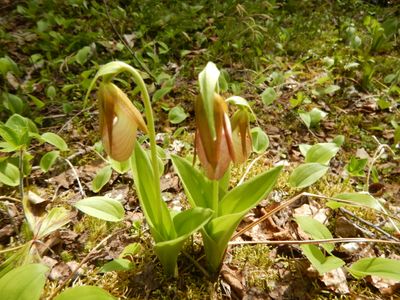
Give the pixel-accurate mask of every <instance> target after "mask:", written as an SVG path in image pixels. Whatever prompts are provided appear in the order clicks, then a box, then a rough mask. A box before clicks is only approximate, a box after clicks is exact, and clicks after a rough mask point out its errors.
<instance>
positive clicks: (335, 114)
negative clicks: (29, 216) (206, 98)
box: [0, 0, 400, 299]
mask: <svg viewBox="0 0 400 300" xmlns="http://www.w3.org/2000/svg"><path fill="white" fill-rule="evenodd" d="M130 2H131V1H111V0H110V1H89V0H66V1H48V0H41V1H36V0H25V1H7V0H6V1H2V2H1V3H0V88H1V101H2V102H1V103H0V118H1V121H2V122H6V120H7V119H8V118H9V117H10V116H11V115H12V114H20V115H23V116H24V117H27V118H29V119H30V120H32V121H33V122H34V123H35V124H36V126H37V127H38V129H39V133H41V134H42V133H44V132H53V133H57V134H58V135H60V136H61V137H62V138H63V139H64V140H65V141H66V143H67V145H68V150H66V151H61V154H60V158H58V160H57V162H56V163H55V164H53V165H52V166H51V168H49V169H48V170H44V168H43V166H42V163H41V158H42V156H43V155H45V154H46V153H48V152H50V151H53V150H54V149H55V148H54V147H53V146H52V145H51V144H49V143H38V142H35V141H32V142H31V144H30V145H28V147H27V150H26V153H25V154H29V155H26V156H25V158H26V159H24V173H25V177H24V180H23V183H24V192H25V194H26V195H28V198H29V201H31V205H32V206H34V209H35V210H38V211H41V212H42V213H46V211H49V210H50V209H51V208H53V207H64V208H65V209H67V210H68V211H69V212H70V215H69V221H68V223H67V224H65V225H64V226H63V227H62V228H61V229H59V230H57V231H54V232H52V233H51V234H50V235H48V236H46V237H45V238H43V240H41V241H40V242H37V243H36V244H35V251H36V254H35V256H33V255H32V256H31V257H30V258H29V259H28V258H27V260H29V261H32V260H35V259H36V260H38V261H41V262H43V263H44V264H46V265H48V266H49V267H50V270H51V271H50V273H49V276H48V280H47V281H46V285H45V288H44V291H43V293H42V298H43V299H49V298H51V297H53V296H54V294H55V292H56V291H57V288H58V287H64V285H65V286H71V285H95V286H99V287H102V288H103V289H105V290H107V291H108V292H109V293H110V294H111V295H113V296H115V297H116V298H118V299H398V298H399V297H400V290H399V287H400V282H399V281H394V280H388V279H382V278H379V277H376V276H366V277H364V278H361V279H356V278H355V277H353V276H352V275H351V274H350V273H349V272H348V271H347V267H349V266H350V265H351V264H352V263H354V262H356V261H357V260H358V259H360V258H364V257H374V256H376V257H385V258H392V259H397V260H398V259H400V248H399V245H398V244H383V243H372V242H363V243H350V242H348V243H336V244H335V249H334V251H333V253H334V255H335V256H336V257H340V258H341V259H342V260H344V262H345V263H346V265H345V266H343V267H341V268H339V269H336V270H333V271H330V272H326V273H324V274H319V273H318V271H317V270H316V269H315V268H314V267H313V266H312V265H311V264H310V261H309V260H308V259H307V258H306V257H305V256H304V254H303V252H302V250H301V247H300V245H298V244H296V243H284V242H282V244H279V243H277V241H297V240H303V239H308V238H309V236H307V235H306V234H305V233H304V232H303V231H302V230H300V228H299V226H298V225H297V224H296V222H295V221H294V217H296V216H312V217H314V218H317V219H318V220H323V222H324V224H325V225H326V226H327V228H328V229H329V230H330V231H331V233H332V235H333V237H335V238H360V237H364V238H370V239H384V240H388V241H394V242H399V240H400V232H398V229H397V225H399V224H400V221H399V212H400V113H399V109H400V5H397V4H396V3H395V2H396V1H387V3H381V4H380V5H378V4H372V3H370V2H373V1H370V2H368V1H358V0H352V1H350V0H349V1H328V0H325V1H323V0H320V1H317V0H313V1H298V2H299V3H297V2H296V1H261V0H256V1H205V0H199V1H196V2H195V4H191V3H186V1H182V2H181V1H161V2H157V1H149V0H145V1H142V2H138V1H133V2H132V3H131V4H129V3H130ZM210 2H215V3H210ZM218 2H220V3H218ZM383 2H384V1H383ZM112 60H121V61H125V62H127V63H129V64H131V65H132V66H134V67H135V68H137V69H138V70H140V71H141V72H142V73H141V74H142V75H143V77H144V78H145V82H146V84H147V85H148V89H149V91H150V94H151V97H152V101H153V108H154V111H155V116H156V131H157V132H158V135H157V142H158V145H159V146H160V147H161V148H162V149H164V153H166V157H165V159H164V174H163V175H162V178H161V192H162V196H163V198H164V199H165V201H166V202H167V204H168V206H169V207H170V208H174V209H182V208H187V207H188V203H187V201H186V198H185V194H184V191H183V187H182V185H181V183H180V181H179V179H178V176H177V175H176V172H175V171H174V169H173V166H172V163H171V162H170V160H169V159H168V157H169V156H170V155H171V154H178V155H180V156H188V155H193V151H194V150H193V142H194V131H195V122H194V120H195V118H194V107H193V103H194V101H195V99H196V97H197V95H198V94H199V88H198V84H197V76H198V74H199V72H200V71H201V70H202V69H203V68H204V67H205V65H206V63H207V62H208V61H213V62H214V63H215V64H216V65H217V66H218V68H219V69H220V70H221V71H222V72H221V74H222V75H221V79H220V88H221V94H222V95H223V96H224V97H229V96H230V95H238V96H241V97H243V98H245V99H246V100H247V101H249V103H250V105H251V107H252V110H253V111H254V112H255V115H256V116H257V126H259V127H260V128H262V130H263V131H265V133H267V135H268V137H269V147H268V149H267V150H266V151H265V153H261V154H260V153H258V154H257V153H253V154H252V155H251V156H250V158H249V160H248V162H247V164H246V165H245V166H234V167H232V176H231V181H230V184H231V186H235V185H236V184H237V183H238V182H239V180H240V179H241V178H242V176H246V177H247V178H251V177H252V176H254V175H256V174H259V173H261V172H262V171H264V170H265V169H268V168H271V167H273V166H275V165H278V164H281V165H284V166H285V168H284V171H283V172H282V174H281V176H280V177H279V179H278V182H277V185H276V186H275V188H274V190H273V191H272V192H271V193H270V195H269V197H268V198H267V199H265V200H263V201H262V202H261V203H260V204H259V205H258V206H257V207H256V208H254V209H253V210H252V211H251V212H249V214H248V215H246V217H245V218H244V219H243V221H242V222H241V224H240V225H239V227H238V231H239V230H240V229H243V228H245V227H246V226H247V225H249V224H255V226H253V227H252V228H251V229H249V230H247V231H246V232H244V233H242V234H241V235H240V236H238V237H236V238H235V239H233V240H232V244H231V245H230V246H229V247H228V250H227V252H226V256H225V259H224V263H223V265H222V268H221V272H220V276H219V277H218V279H217V280H214V281H210V280H209V279H207V277H206V275H205V274H204V273H203V272H202V271H201V269H199V268H197V267H196V265H195V264H193V263H192V261H193V260H197V261H198V262H199V264H204V258H203V257H202V256H203V248H202V246H201V242H200V236H199V235H197V234H196V235H195V236H194V237H193V238H192V239H191V242H190V243H187V245H186V246H185V248H184V252H183V253H184V254H181V255H180V259H179V265H178V267H179V272H180V273H179V277H178V278H168V277H167V276H165V275H164V273H163V269H162V267H161V265H160V263H159V262H158V259H157V257H156V255H155V253H154V250H153V248H152V245H153V240H152V237H151V235H150V233H149V231H148V227H147V224H146V221H145V219H144V216H143V214H142V212H141V209H140V206H139V202H138V199H137V196H136V192H135V189H134V187H133V179H132V174H131V173H130V172H128V171H126V170H123V171H121V172H117V171H115V169H113V171H112V172H111V173H110V174H111V175H110V177H109V180H107V182H105V183H104V184H103V185H102V186H101V187H99V189H96V188H93V179H94V178H95V177H96V174H98V173H99V171H100V170H104V168H107V166H108V165H109V162H108V160H107V159H106V158H105V157H106V154H105V152H104V151H103V149H102V147H101V145H99V140H100V135H99V133H98V130H99V125H98V123H99V122H98V111H97V103H96V97H95V93H93V94H92V95H91V96H90V98H89V105H88V107H86V108H84V107H83V99H84V97H85V94H86V91H87V89H88V86H89V84H90V82H91V80H92V78H93V77H94V75H95V73H96V71H97V70H98V68H99V66H100V65H103V64H105V63H107V62H109V61H112ZM118 84H119V85H120V87H121V88H122V89H123V90H124V91H125V92H127V94H128V95H129V96H130V98H131V99H133V100H134V103H135V104H136V105H137V107H138V108H139V109H141V108H142V107H141V104H140V98H139V96H138V95H137V91H136V90H135V89H134V87H133V86H131V82H130V80H129V78H128V77H122V79H121V80H120V81H119V82H118ZM175 107H179V109H178V110H174V108H175ZM315 108H317V109H318V111H317V110H314V112H315V111H317V112H318V113H317V115H318V116H315V115H313V114H312V113H311V114H310V112H311V111H312V110H313V109H315ZM325 113H326V114H325ZM253 125H254V126H255V123H254V124H253ZM253 125H252V126H253ZM338 136H343V137H344V143H343V144H342V145H341V147H340V150H339V152H338V153H337V154H336V156H335V157H334V158H333V159H332V160H331V161H330V168H329V171H328V172H327V174H326V175H325V176H324V177H322V179H320V180H319V181H317V182H316V183H314V184H313V185H311V186H310V187H307V188H304V189H299V188H294V187H293V186H291V185H290V184H289V183H288V178H289V177H290V174H291V173H292V171H293V170H294V169H295V168H296V166H298V165H299V164H301V163H303V162H304V157H303V155H302V150H301V147H300V148H299V146H301V145H303V144H308V145H314V144H316V143H327V142H332V141H334V140H335V138H337V137H338ZM3 138H4V137H3ZM140 138H142V136H139V139H140ZM18 153H19V152H5V151H4V152H3V151H2V152H0V164H1V163H4V162H5V161H8V162H9V163H13V164H15V165H16V166H17V167H18ZM1 166H2V165H1ZM1 166H0V172H2V173H1V174H0V262H5V261H6V260H7V258H10V256H11V255H12V254H13V253H15V251H9V250H10V249H13V248H15V247H19V246H20V245H22V244H24V243H26V242H27V241H29V240H30V239H32V238H33V237H32V234H31V233H29V230H28V228H27V226H26V221H25V218H26V216H25V215H24V209H23V206H22V204H21V200H20V198H21V194H20V190H19V189H18V184H19V182H16V184H12V183H10V181H7V180H8V177H7V178H5V177H6V175H7V174H5V173H4V172H5V171H4V170H3V169H2V167H1ZM249 166H252V168H249V169H247V167H249ZM7 183H10V184H7ZM94 190H95V191H94ZM362 191H364V192H368V193H369V195H371V196H372V197H374V198H375V199H378V200H379V201H380V203H381V204H382V205H383V206H384V208H385V210H386V212H387V214H382V213H379V212H377V211H376V210H374V209H372V208H365V207H359V206H349V207H347V206H346V207H341V208H339V209H331V208H329V207H328V206H327V199H328V198H329V197H334V196H335V195H339V194H343V193H356V192H362ZM304 192H307V193H309V194H317V195H319V196H322V197H326V198H325V199H321V197H313V196H309V195H308V194H306V195H303V196H301V197H298V199H297V201H295V202H292V203H290V204H289V205H283V203H287V202H285V201H289V200H290V199H293V197H296V196H298V195H301V193H304ZM89 196H107V197H111V198H114V199H118V200H119V201H120V202H121V203H122V204H123V206H124V208H125V217H124V220H123V221H121V222H107V221H103V220H99V219H96V218H94V217H90V216H88V215H85V214H83V213H82V212H79V211H77V210H76V209H75V208H74V206H73V205H74V203H76V202H77V201H78V200H80V199H82V198H85V197H89ZM279 205H281V206H282V209H280V210H278V211H277V212H276V213H274V214H273V215H271V216H269V217H268V218H266V219H265V220H264V221H263V222H261V223H259V224H258V223H257V220H259V219H260V218H262V217H263V216H265V215H266V214H268V212H270V211H272V210H273V209H274V208H276V207H278V206H279ZM267 241H272V243H274V242H275V244H268V243H266V242H267ZM249 242H253V243H249ZM246 243H249V244H246ZM130 244H135V245H140V247H139V248H138V249H136V250H135V252H134V253H133V254H132V255H131V257H130V260H131V261H132V262H133V264H132V267H131V269H130V270H125V271H110V272H105V271H104V269H102V267H103V266H104V265H105V264H106V263H107V262H109V261H111V260H112V259H115V258H117V257H118V256H119V255H120V254H121V252H122V251H123V249H124V248H125V247H126V246H127V245H130ZM33 257H34V258H33ZM21 261H22V260H21ZM4 266H5V265H4V264H3V265H1V266H0V274H1V271H2V270H3V269H4ZM77 266H79V270H78V271H77V272H74V273H73V274H72V270H75V269H76V267H77ZM2 275H4V274H2ZM70 275H73V276H72V280H71V281H66V280H67V279H68V278H69V276H70Z"/></svg>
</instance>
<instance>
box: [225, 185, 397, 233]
mask: <svg viewBox="0 0 400 300" xmlns="http://www.w3.org/2000/svg"><path fill="white" fill-rule="evenodd" d="M302 196H307V197H317V198H321V199H326V200H334V201H338V202H343V203H350V204H353V205H354V202H351V201H349V200H343V199H339V198H335V197H329V196H323V195H317V194H311V193H307V192H303V193H301V194H299V195H297V196H294V197H293V198H291V199H289V200H286V201H284V202H283V203H281V204H280V205H278V206H277V207H275V208H273V209H272V210H270V211H269V212H267V213H266V214H265V215H263V216H262V217H261V218H259V219H258V220H256V221H254V222H252V223H250V224H249V225H247V226H245V227H244V228H243V229H242V230H240V231H239V232H238V233H236V234H235V235H234V236H233V237H232V240H234V239H235V238H237V237H239V236H240V235H242V234H243V233H245V232H246V231H248V230H250V229H251V228H253V227H254V226H256V225H257V224H259V223H261V222H263V221H264V220H266V219H268V218H269V217H270V216H272V215H273V214H275V213H276V212H278V211H280V210H281V209H283V208H285V207H287V206H289V205H290V204H292V203H293V202H295V201H296V200H298V199H300V198H301V197H302ZM357 205H358V206H363V205H360V204H357ZM377 212H378V213H381V214H383V215H386V216H387V217H389V219H390V216H389V214H388V213H387V212H386V211H379V210H378V211H377Z"/></svg>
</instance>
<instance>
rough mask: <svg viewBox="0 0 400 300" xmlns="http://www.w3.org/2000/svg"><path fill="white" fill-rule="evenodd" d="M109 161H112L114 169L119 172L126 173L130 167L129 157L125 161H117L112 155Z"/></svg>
mask: <svg viewBox="0 0 400 300" xmlns="http://www.w3.org/2000/svg"><path fill="white" fill-rule="evenodd" d="M108 161H109V162H110V164H111V167H112V168H113V169H114V171H116V172H118V173H119V174H125V173H126V172H128V171H129V169H130V164H129V159H128V160H125V161H116V160H113V159H112V158H111V157H108Z"/></svg>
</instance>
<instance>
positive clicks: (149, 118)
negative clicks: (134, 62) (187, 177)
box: [128, 68, 161, 199]
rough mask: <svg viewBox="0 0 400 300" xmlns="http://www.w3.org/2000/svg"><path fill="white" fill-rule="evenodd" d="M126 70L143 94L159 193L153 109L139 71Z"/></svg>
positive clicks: (152, 162) (152, 163)
mask: <svg viewBox="0 0 400 300" xmlns="http://www.w3.org/2000/svg"><path fill="white" fill-rule="evenodd" d="M128 71H129V72H130V73H131V74H132V76H133V80H134V81H135V83H136V84H137V85H138V87H139V89H140V92H141V93H142V96H143V104H144V111H145V115H146V120H147V127H148V129H149V139H150V153H151V165H152V168H153V173H154V179H155V180H154V181H155V185H156V189H157V193H159V194H160V197H161V191H160V180H159V179H160V174H159V172H158V162H157V147H156V145H157V144H156V130H155V126H154V117H153V109H152V108H151V101H150V96H149V93H148V92H147V88H146V84H145V83H144V81H143V79H142V77H141V76H140V74H139V72H138V71H136V70H135V69H134V68H129V69H128ZM160 199H161V198H160Z"/></svg>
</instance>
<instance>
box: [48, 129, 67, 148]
mask: <svg viewBox="0 0 400 300" xmlns="http://www.w3.org/2000/svg"><path fill="white" fill-rule="evenodd" d="M41 137H42V139H43V140H44V141H45V142H47V143H49V144H52V145H53V146H55V147H57V148H58V149H59V150H61V151H68V146H67V143H66V142H65V141H64V140H63V138H62V137H60V136H59V135H58V134H55V133H52V132H45V133H43V134H42V136H41Z"/></svg>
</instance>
